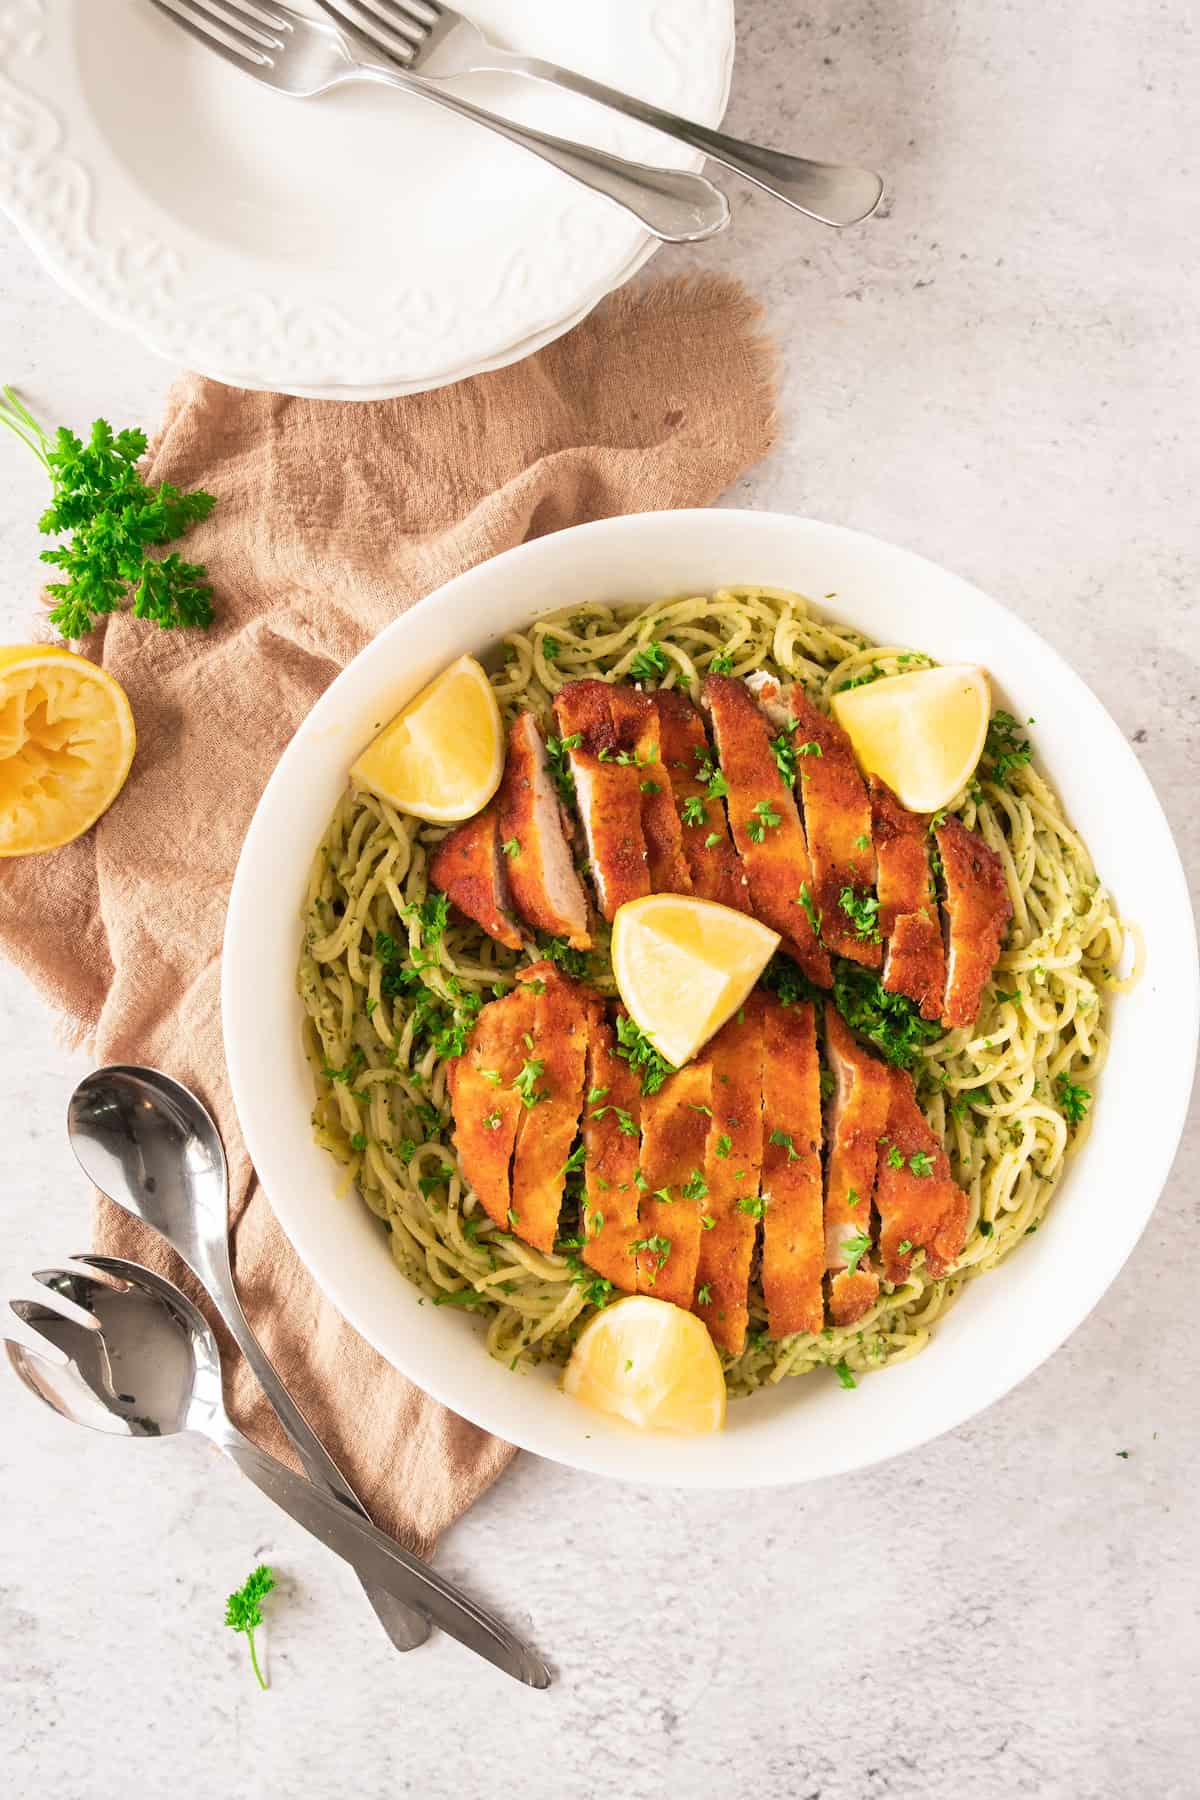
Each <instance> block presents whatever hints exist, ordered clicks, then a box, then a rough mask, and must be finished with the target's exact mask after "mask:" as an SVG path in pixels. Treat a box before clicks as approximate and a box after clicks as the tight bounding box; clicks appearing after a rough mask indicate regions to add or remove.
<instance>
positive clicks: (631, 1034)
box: [617, 1013, 675, 1094]
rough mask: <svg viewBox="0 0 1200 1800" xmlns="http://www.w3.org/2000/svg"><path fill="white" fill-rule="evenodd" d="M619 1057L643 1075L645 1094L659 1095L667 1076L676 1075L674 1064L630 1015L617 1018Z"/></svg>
mask: <svg viewBox="0 0 1200 1800" xmlns="http://www.w3.org/2000/svg"><path fill="white" fill-rule="evenodd" d="M617 1055H618V1056H623V1057H624V1058H625V1061H626V1062H627V1063H628V1064H629V1066H630V1068H631V1069H633V1070H634V1072H635V1073H640V1074H641V1078H642V1092H643V1094H657V1092H658V1090H659V1088H660V1087H661V1086H662V1084H663V1082H664V1081H665V1080H666V1079H667V1076H668V1075H674V1073H675V1065H674V1063H669V1062H668V1061H667V1059H666V1057H665V1056H660V1055H659V1053H658V1051H657V1050H656V1049H655V1048H654V1045H653V1044H652V1043H651V1042H650V1039H649V1038H648V1037H647V1036H646V1034H645V1032H644V1031H643V1030H642V1028H641V1026H640V1025H635V1024H634V1022H633V1020H632V1019H631V1018H630V1017H629V1015H628V1013H621V1014H619V1015H618V1018H617Z"/></svg>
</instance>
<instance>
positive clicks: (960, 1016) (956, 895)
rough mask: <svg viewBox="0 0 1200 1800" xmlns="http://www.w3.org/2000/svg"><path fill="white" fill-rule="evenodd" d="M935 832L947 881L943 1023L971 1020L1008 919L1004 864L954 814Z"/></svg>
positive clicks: (1010, 916)
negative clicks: (947, 944) (946, 947)
mask: <svg viewBox="0 0 1200 1800" xmlns="http://www.w3.org/2000/svg"><path fill="white" fill-rule="evenodd" d="M934 836H935V838H936V839H937V847H938V850H939V852H940V854H941V858H942V872H943V876H944V878H945V882H946V917H947V919H948V921H949V932H948V938H949V957H948V959H947V960H948V968H947V974H946V1000H945V1006H944V1009H943V1012H942V1023H943V1025H949V1026H952V1027H953V1026H955V1025H973V1024H974V1023H975V1019H976V1016H977V1015H978V1012H979V1002H980V1000H981V998H982V996H983V990H984V988H985V986H986V985H987V981H988V978H989V976H990V975H991V972H992V970H993V969H994V968H995V966H996V958H997V956H998V955H999V954H1000V944H1001V940H1002V939H1003V937H1004V933H1005V931H1006V930H1007V929H1008V922H1009V920H1010V919H1011V918H1012V901H1011V900H1010V899H1009V897H1008V887H1007V884H1006V882H1005V880H1004V868H1003V865H1002V863H1001V861H1000V858H999V857H998V856H997V855H996V853H995V851H994V850H991V849H989V848H988V846H987V845H986V844H985V843H984V841H983V839H982V838H981V837H980V836H979V835H978V833H977V832H974V831H968V830H967V828H966V826H965V825H964V824H963V822H962V820H961V819H955V818H953V817H951V818H949V819H947V820H946V821H945V823H944V824H941V825H939V826H938V827H937V828H936V830H935V832H934Z"/></svg>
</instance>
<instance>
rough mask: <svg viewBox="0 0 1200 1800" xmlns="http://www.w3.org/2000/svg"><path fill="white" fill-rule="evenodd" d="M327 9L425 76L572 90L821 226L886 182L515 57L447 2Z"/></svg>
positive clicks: (845, 219) (382, 0)
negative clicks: (525, 79)
mask: <svg viewBox="0 0 1200 1800" xmlns="http://www.w3.org/2000/svg"><path fill="white" fill-rule="evenodd" d="M318 4H319V5H320V6H322V7H323V8H324V9H325V11H326V12H327V13H331V14H332V15H333V17H334V18H336V19H339V20H340V21H341V22H342V23H343V24H345V25H347V26H349V27H350V28H351V29H353V30H357V31H360V32H362V34H363V35H364V36H365V37H367V38H369V39H370V41H371V42H372V43H373V44H374V45H375V47H376V49H379V50H382V51H384V53H385V54H386V55H388V56H390V57H393V58H394V59H395V61H396V62H397V63H399V64H400V65H401V66H402V67H403V68H405V69H409V70H412V71H413V72H414V73H417V72H419V73H420V74H421V75H422V76H423V77H424V78H425V80H426V81H449V80H451V79H452V78H453V77H454V76H455V75H470V74H473V73H476V72H482V71H484V70H504V71H506V72H507V73H508V74H510V75H528V76H530V77H531V78H532V79H533V80H535V81H548V82H552V83H553V84H554V86H555V87H563V88H570V89H571V90H572V91H573V92H574V93H576V94H583V95H584V96H585V98H586V99H588V100H598V101H599V102H600V104H601V106H611V107H612V108H613V109H614V111H616V112H621V113H626V114H628V116H629V117H630V118H631V119H640V120H641V122H642V124H643V125H653V126H654V127H655V128H656V130H658V131H663V132H665V133H666V134H667V136H668V137H673V138H678V139H679V140H680V142H681V143H684V144H690V145H691V146H692V148H693V149H694V150H702V151H703V152H704V154H705V156H710V157H711V158H712V160H713V161H714V162H719V163H722V164H723V165H724V166H725V168H727V169H732V170H733V171H734V173H735V174H738V175H744V176H745V178H746V180H747V181H752V182H753V183H754V185H755V186H756V187H760V188H763V189H764V190H765V191H766V192H767V193H768V194H773V195H774V196H775V198H776V199H777V200H782V201H784V202H785V204H786V205H788V206H792V207H795V209H796V211H797V212H802V213H807V215H808V217H809V218H810V219H818V220H820V222H821V223H822V224H823V225H839V226H841V225H857V224H858V223H859V222H860V221H861V220H863V219H866V218H869V217H870V215H871V214H872V213H873V212H874V211H875V208H876V207H877V206H878V205H879V201H880V197H881V196H882V194H883V182H882V181H881V180H880V179H879V176H878V175H875V174H873V173H872V172H871V170H869V169H855V168H849V167H842V166H841V165H840V164H838V163H822V162H809V161H808V160H807V158H805V157H803V156H787V155H785V154H784V152H783V151H782V150H767V149H765V148H764V147H763V146H762V145H760V144H748V143H744V142H743V141H742V140H741V139H739V138H733V137H727V136H726V135H725V133H724V132H721V131H710V130H709V128H708V127H707V126H705V125H696V124H694V123H693V122H692V121H691V120H690V119H681V118H680V117H679V116H678V114H676V113H670V112H664V111H663V109H662V107H660V106H651V105H650V104H649V103H648V102H647V101H645V100H637V99H635V98H634V97H633V95H631V94H623V93H621V92H620V91H619V89H617V88H610V87H605V86H604V84H603V82H599V81H592V80H591V79H590V78H589V77H588V76H586V75H579V74H577V73H576V72H575V70H574V69H564V68H560V67H559V65H558V64H557V63H550V62H542V61H541V59H540V58H539V57H536V56H519V55H516V54H515V53H514V52H512V51H509V50H501V49H499V48H498V47H497V46H496V45H495V44H492V43H489V41H488V39H487V38H486V37H484V35H483V33H482V32H481V31H480V30H479V28H478V26H476V25H473V24H472V23H471V21H470V20H469V19H464V18H463V16H462V14H461V13H458V12H455V10H454V8H453V7H452V6H446V5H445V4H444V0H318Z"/></svg>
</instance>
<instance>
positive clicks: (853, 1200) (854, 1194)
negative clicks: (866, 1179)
mask: <svg viewBox="0 0 1200 1800" xmlns="http://www.w3.org/2000/svg"><path fill="white" fill-rule="evenodd" d="M846 1205H847V1206H861V1205H862V1195H861V1194H860V1193H859V1191H858V1189H857V1188H851V1189H850V1192H849V1193H848V1194H847V1195H846Z"/></svg>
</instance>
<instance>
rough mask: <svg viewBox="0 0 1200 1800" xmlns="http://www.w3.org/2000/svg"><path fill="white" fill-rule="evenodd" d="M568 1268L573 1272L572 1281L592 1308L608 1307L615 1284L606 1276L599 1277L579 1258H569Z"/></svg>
mask: <svg viewBox="0 0 1200 1800" xmlns="http://www.w3.org/2000/svg"><path fill="white" fill-rule="evenodd" d="M567 1267H568V1268H569V1269H570V1271H571V1280H572V1281H573V1283H574V1284H575V1286H576V1287H577V1288H580V1289H581V1290H582V1292H583V1297H584V1300H585V1301H586V1302H587V1303H588V1304H589V1305H590V1306H598V1307H604V1306H607V1305H608V1303H609V1301H610V1300H611V1299H612V1295H613V1284H612V1282H611V1281H609V1279H608V1277H607V1276H606V1275H597V1274H596V1272H595V1270H594V1269H589V1268H587V1267H586V1266H585V1264H583V1263H582V1262H580V1260H579V1258H578V1257H577V1256H568V1258H567Z"/></svg>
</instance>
